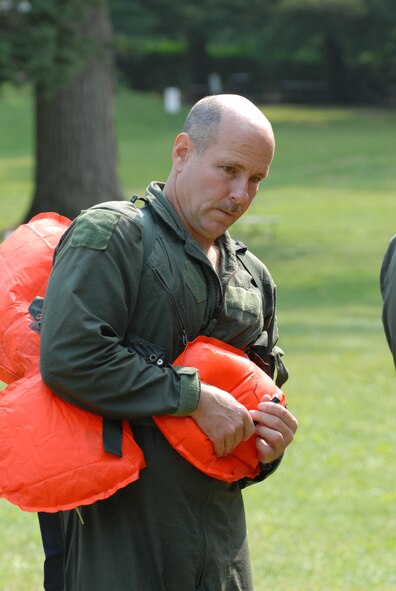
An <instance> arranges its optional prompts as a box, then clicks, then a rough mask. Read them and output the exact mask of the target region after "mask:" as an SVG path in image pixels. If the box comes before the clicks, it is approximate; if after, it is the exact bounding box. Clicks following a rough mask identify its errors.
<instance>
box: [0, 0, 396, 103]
mask: <svg viewBox="0 0 396 591" xmlns="http://www.w3.org/2000/svg"><path fill="white" fill-rule="evenodd" d="M98 3H106V2H105V0H86V2H84V3H81V2H78V1H77V0H68V2H63V1H62V0H34V1H32V2H29V1H26V0H1V2H0V17H1V18H0V82H1V81H2V80H14V81H23V80H25V79H26V77H28V78H30V79H32V80H34V81H39V82H40V83H41V84H45V85H46V86H47V87H53V86H54V85H55V86H56V85H58V84H59V83H60V82H62V81H65V77H67V76H70V75H71V74H72V73H73V72H75V71H76V70H77V69H78V68H79V67H80V66H81V63H82V62H83V61H84V59H85V58H86V57H87V55H89V52H90V51H92V47H90V46H89V44H88V43H87V40H86V39H83V40H82V41H81V40H78V39H76V37H75V35H73V32H74V30H75V23H76V20H77V21H78V14H79V12H81V10H82V8H83V6H84V5H87V4H98ZM107 4H108V7H109V9H110V12H111V15H112V22H113V27H114V48H115V54H116V63H117V66H118V71H119V73H120V76H121V77H122V79H123V80H124V81H126V82H127V83H128V84H129V85H130V87H131V88H134V89H138V90H154V91H157V92H162V91H163V89H164V88H165V87H166V86H170V85H176V86H179V87H180V88H182V90H183V93H184V95H185V96H186V98H192V99H195V98H197V97H198V96H200V95H202V94H206V93H207V90H208V76H209V74H210V73H213V72H216V73H218V74H219V75H220V77H221V80H222V85H223V89H224V90H225V91H226V92H242V91H243V92H245V93H246V92H248V93H249V94H250V95H251V96H254V97H255V98H257V99H258V100H265V101H266V102H268V101H270V100H271V101H272V102H279V101H282V102H299V103H313V104H315V103H318V102H321V103H332V104H347V103H351V104H389V103H391V104H395V102H396V98H395V95H396V91H395V85H396V4H395V3H394V2H393V0H348V2H344V1H343V0H199V1H197V0H167V1H166V2H165V1H164V0H108V1H107Z"/></svg>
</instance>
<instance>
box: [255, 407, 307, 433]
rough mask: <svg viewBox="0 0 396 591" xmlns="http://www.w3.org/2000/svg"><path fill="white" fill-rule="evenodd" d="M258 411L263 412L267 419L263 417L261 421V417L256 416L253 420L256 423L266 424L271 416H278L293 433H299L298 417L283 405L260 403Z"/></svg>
mask: <svg viewBox="0 0 396 591" xmlns="http://www.w3.org/2000/svg"><path fill="white" fill-rule="evenodd" d="M258 410H259V412H262V413H263V414H264V415H266V417H267V418H264V417H261V419H260V418H259V416H258V415H256V418H253V420H254V421H260V422H265V423H266V422H267V421H269V420H270V419H269V417H270V416H276V417H279V418H280V419H281V420H282V421H283V422H284V423H285V424H286V425H287V426H288V427H289V429H291V430H292V431H293V433H295V432H296V431H297V428H298V421H297V419H296V417H295V416H294V415H292V414H291V412H290V411H289V410H287V408H285V407H283V406H282V405H280V404H274V403H273V402H269V403H268V402H260V404H259V405H258Z"/></svg>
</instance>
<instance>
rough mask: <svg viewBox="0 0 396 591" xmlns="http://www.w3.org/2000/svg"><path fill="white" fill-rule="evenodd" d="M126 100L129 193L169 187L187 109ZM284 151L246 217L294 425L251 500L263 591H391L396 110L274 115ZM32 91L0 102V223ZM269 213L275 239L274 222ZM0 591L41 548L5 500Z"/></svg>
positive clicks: (26, 174) (11, 200)
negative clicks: (173, 146) (274, 308)
mask: <svg viewBox="0 0 396 591" xmlns="http://www.w3.org/2000/svg"><path fill="white" fill-rule="evenodd" d="M161 107H162V104H161V100H160V99H159V98H157V97H155V96H151V95H149V96H142V95H138V94H130V93H127V92H124V91H120V92H119V93H118V95H117V100H116V113H117V136H118V142H119V157H120V164H119V167H120V168H119V170H120V176H121V181H122V185H123V187H124V191H125V196H127V195H129V194H131V193H134V192H138V193H140V194H142V192H143V191H144V187H145V186H146V185H147V184H148V182H149V181H150V180H151V179H152V178H156V179H165V177H166V175H167V172H168V169H169V165H170V149H169V148H170V143H171V142H172V139H173V137H174V136H175V134H176V133H177V132H178V131H179V129H180V126H181V124H182V121H183V118H184V115H185V112H186V109H184V110H183V112H182V113H180V114H179V115H177V116H166V115H165V114H163V112H162V108H161ZM266 112H267V114H268V116H269V118H270V120H271V121H272V122H273V125H274V129H275V134H276V138H277V150H276V157H275V161H274V163H273V166H272V170H271V175H270V178H269V179H268V181H267V182H266V183H264V184H263V186H262V189H261V191H260V193H259V195H258V196H257V198H256V200H255V202H254V204H253V205H252V209H251V213H252V215H255V216H261V217H262V218H263V219H262V221H263V223H262V224H261V225H258V224H248V223H247V222H245V221H243V220H241V221H240V222H239V223H238V226H237V227H236V228H235V229H234V231H233V234H234V235H235V236H238V237H239V238H241V239H242V240H244V241H246V242H248V243H249V245H250V246H251V248H252V250H254V251H255V252H256V253H257V254H258V255H259V256H260V257H261V258H262V259H263V260H264V261H265V262H266V263H267V265H268V266H269V268H270V270H271V272H272V274H273V276H274V278H275V280H276V283H277V284H278V300H279V306H278V320H279V326H280V333H281V340H280V344H281V345H282V346H283V348H284V349H285V351H286V357H285V360H286V362H287V365H288V367H289V370H290V373H291V378H290V380H289V382H288V383H287V384H286V386H285V392H286V394H287V397H288V402H289V407H290V408H291V409H292V410H293V412H295V414H296V415H297V416H298V418H299V421H300V429H299V432H298V435H297V437H296V440H295V442H294V444H293V446H292V447H290V449H289V450H288V452H287V454H286V457H285V459H284V462H283V465H282V466H281V467H280V469H279V470H278V472H277V473H276V474H274V475H273V476H272V477H271V478H270V479H269V480H268V482H266V483H264V484H263V485H261V486H255V487H251V488H250V489H248V490H247V491H246V493H245V499H246V506H247V516H248V527H249V536H250V546H251V552H252V558H253V565H254V573H255V580H256V587H257V591H267V590H268V589H277V591H391V590H394V589H395V588H396V572H395V568H394V556H395V550H396V542H395V539H396V538H395V531H396V512H395V506H396V486H395V485H396V477H395V474H394V462H395V451H394V450H395V448H396V435H395V433H396V430H395V427H394V416H395V415H396V397H395V395H394V391H395V383H396V382H395V379H396V375H395V371H394V368H393V363H392V359H391V356H390V353H389V350H388V348H387V345H386V342H385V337H384V335H383V330H382V325H381V300H380V295H379V288H378V274H379V269H380V265H381V260H382V256H383V253H384V251H385V248H386V244H387V242H388V239H389V238H390V237H391V235H392V234H394V233H395V232H396V227H395V209H396V208H395V193H396V178H395V174H394V137H395V133H396V113H395V112H392V111H380V110H372V111H371V110H363V109H323V108H320V109H319V108H311V109H305V108H302V107H298V108H297V107H287V106H279V107H278V106H271V107H269V108H268V109H266ZM31 128H32V105H31V101H30V95H29V92H28V91H23V92H22V93H21V92H14V91H11V90H10V89H8V90H7V91H6V92H5V93H4V94H3V95H2V96H0V129H1V134H0V189H1V191H0V204H1V220H0V226H1V227H8V226H12V225H14V224H16V223H18V220H19V219H20V217H21V216H22V213H23V210H24V208H25V207H26V205H27V203H28V201H29V198H30V196H31V194H32V180H31V179H32V170H33V168H32V132H31ZM270 216H272V217H273V218H274V219H275V225H274V227H273V228H272V229H271V228H270V226H269V225H268V224H267V221H268V220H269V219H270ZM0 521H1V526H2V536H1V541H0V589H2V591H16V590H18V591H25V590H26V591H28V590H29V591H35V590H36V589H37V590H38V589H40V588H41V587H40V585H41V563H42V551H41V546H40V538H39V534H38V527H37V518H36V516H35V515H31V514H24V513H22V512H20V511H19V510H18V509H17V508H15V507H13V506H11V505H9V504H8V503H6V502H5V501H1V502H0Z"/></svg>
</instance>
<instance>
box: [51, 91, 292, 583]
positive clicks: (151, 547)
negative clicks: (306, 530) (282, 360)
mask: <svg viewBox="0 0 396 591" xmlns="http://www.w3.org/2000/svg"><path fill="white" fill-rule="evenodd" d="M273 153H274V137H273V132H272V128H271V125H270V123H269V122H268V120H267V119H266V117H265V116H264V115H263V114H262V113H261V111H260V110H259V109H258V108H257V107H256V106H255V105H253V104H252V103H251V102H250V101H248V100H247V99H245V98H243V97H240V96H235V95H219V96H214V97H207V98H205V99H202V100H201V101H199V102H198V103H197V104H196V105H195V106H194V107H193V108H192V110H191V111H190V113H189V115H188V117H187V119H186V122H185V126H184V130H183V132H182V133H180V134H179V135H178V136H177V137H176V140H175V143H174V147H173V152H172V160H173V166H172V169H171V171H170V174H169V177H168V179H167V181H166V183H165V184H161V183H152V184H151V185H150V186H149V188H148V190H147V195H146V198H147V200H148V205H149V208H150V211H151V214H152V216H153V219H154V222H155V244H154V245H153V247H152V250H151V252H150V253H149V254H147V246H145V244H144V242H145V241H144V236H143V237H142V235H144V230H147V228H144V227H143V225H142V221H141V216H140V215H139V212H138V210H136V209H133V210H132V213H130V212H129V213H128V214H124V213H123V212H121V210H120V208H118V209H117V208H114V209H112V208H111V207H106V206H104V205H99V206H96V207H95V208H92V209H90V210H88V211H87V212H84V213H83V214H82V215H81V216H80V217H79V218H78V219H77V221H76V222H75V223H74V224H73V225H72V227H71V229H70V231H68V232H67V233H66V234H65V236H64V238H63V240H62V241H61V244H60V246H59V247H58V250H57V254H56V257H55V263H54V268H53V271H52V275H51V279H50V282H49V286H48V290H47V295H46V301H45V306H44V314H43V323H42V336H41V339H42V340H41V347H42V349H41V370H42V375H43V379H44V381H45V382H46V383H47V384H48V385H49V386H50V387H51V388H52V390H54V391H55V392H56V393H57V394H59V395H60V396H62V397H64V398H65V399H66V400H69V401H70V402H72V403H74V404H76V405H78V406H81V407H83V408H86V409H88V410H91V411H93V412H95V413H98V414H101V415H103V416H105V417H109V418H114V419H127V420H129V421H130V423H131V426H132V430H133V433H134V437H135V440H136V442H137V443H138V445H139V446H140V448H141V449H142V451H143V453H144V456H145V459H146V463H147V467H146V468H145V469H144V470H143V471H142V472H141V474H140V478H139V479H138V481H137V482H135V483H133V484H132V485H129V486H127V487H125V488H123V489H121V490H120V491H118V492H117V493H116V494H115V495H113V496H112V497H110V498H109V499H107V500H106V501H102V502H98V503H95V504H93V505H91V506H88V507H81V509H80V511H79V513H80V515H77V513H76V512H75V511H72V512H70V513H68V514H66V516H65V530H66V552H67V557H66V560H67V574H66V577H67V587H66V588H67V590H68V591H87V590H88V589H95V591H101V590H102V591H108V589H116V590H117V591H129V590H130V591H132V590H135V589H138V590H139V591H165V590H166V591H197V590H201V591H220V590H223V591H237V590H239V591H251V590H252V589H253V583H252V576H251V570H250V561H249V553H248V544H247V539H246V538H247V534H246V525H245V516H244V509H243V501H242V495H241V489H242V488H243V487H244V486H246V485H247V484H250V483H251V482H252V481H249V480H248V479H244V480H243V481H239V482H234V483H232V484H229V483H226V482H223V481H221V480H217V479H213V478H210V477H208V476H207V475H206V474H204V473H203V472H201V471H198V470H197V469H195V468H194V467H193V466H192V465H191V464H190V463H189V462H187V461H186V460H184V459H183V458H182V457H181V456H180V455H179V454H178V453H177V452H176V451H175V450H174V449H173V448H172V447H171V446H170V445H169V444H168V442H167V441H166V440H165V438H164V437H163V435H162V434H161V432H160V431H159V430H158V429H157V428H156V427H155V426H154V424H153V420H152V418H151V417H152V416H155V415H163V414H173V415H176V416H191V417H193V418H194V419H195V421H196V422H197V424H198V425H199V427H200V428H201V429H202V431H204V433H206V435H207V436H208V437H209V439H210V440H211V441H212V442H213V447H214V451H215V453H216V455H217V456H218V457H222V456H225V455H227V454H229V453H230V452H231V451H232V450H233V449H234V447H235V446H236V445H237V444H238V443H240V442H241V441H242V440H247V439H248V438H249V437H250V436H251V435H252V434H253V433H254V431H256V433H257V434H258V435H259V437H258V439H257V453H258V457H259V459H260V462H261V473H260V475H259V476H258V477H257V478H256V480H257V481H260V480H263V479H264V478H266V477H267V476H268V475H269V474H271V473H272V472H273V471H274V470H275V469H276V467H277V466H278V464H279V462H280V459H281V457H282V455H283V453H284V451H285V448H286V447H287V445H288V444H289V443H290V442H291V441H292V439H293V436H294V433H295V431H296V429H297V421H296V419H295V418H294V417H293V415H292V414H291V413H290V412H289V411H288V410H287V409H285V408H283V407H282V406H281V405H277V404H274V403H273V402H270V401H269V397H265V398H264V401H263V402H262V403H261V404H260V406H259V410H257V411H251V412H250V413H249V412H248V411H247V410H246V409H245V407H243V406H242V405H241V404H239V403H238V402H237V401H236V400H235V399H234V398H233V397H232V396H231V395H230V394H229V393H227V392H224V391H222V390H220V389H218V388H216V387H214V386H212V385H209V384H206V383H201V382H200V379H199V374H198V371H197V370H196V369H193V368H188V367H176V368H174V367H172V366H171V365H170V364H171V363H172V361H173V360H174V359H176V357H177V356H178V355H179V354H180V352H181V351H182V350H183V349H184V347H185V344H186V342H187V341H192V340H193V339H194V338H196V337H197V336H198V335H201V334H203V335H207V336H212V337H215V338H217V339H219V340H222V341H225V342H227V343H229V344H231V345H234V346H235V347H238V348H240V349H243V350H245V351H247V352H251V350H252V345H253V344H254V343H258V342H260V343H264V345H263V346H262V348H261V350H260V351H261V352H263V351H264V354H263V356H264V360H263V361H264V363H266V364H267V365H268V366H269V367H270V366H271V363H272V360H273V347H274V346H275V343H276V341H277V328H276V323H275V287H274V284H273V281H272V279H271V277H270V275H269V273H268V271H267V269H266V268H265V267H264V265H262V264H261V263H260V262H259V261H258V259H256V258H255V257H254V256H253V255H249V258H250V261H251V263H252V265H253V266H254V267H255V269H256V272H257V275H258V276H259V277H260V279H261V285H259V286H257V285H256V284H255V281H254V278H253V277H252V276H251V275H250V274H249V272H248V271H247V270H246V268H245V267H244V265H243V264H242V263H241V261H240V258H238V257H237V253H236V251H237V250H242V251H243V250H244V248H243V247H242V246H239V245H238V244H237V243H235V242H234V241H233V240H232V239H231V238H230V236H229V234H228V233H227V229H228V228H229V226H231V225H232V224H233V223H234V222H235V221H236V220H237V219H238V218H239V217H240V216H241V215H243V213H244V212H245V211H246V210H247V209H248V207H249V205H250V204H251V202H252V201H253V199H254V197H255V195H256V193H257V190H258V187H259V184H260V182H261V181H263V180H264V179H265V178H266V177H267V175H268V173H269V168H270V164H271V161H272V157H273ZM125 206H126V207H128V204H125ZM129 209H131V207H130V206H129ZM146 236H147V235H146ZM147 257H148V258H147ZM258 283H260V281H258ZM265 343H266V346H265ZM80 518H81V520H80Z"/></svg>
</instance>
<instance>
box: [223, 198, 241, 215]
mask: <svg viewBox="0 0 396 591" xmlns="http://www.w3.org/2000/svg"><path fill="white" fill-rule="evenodd" d="M221 209H223V210H224V211H226V212H227V213H232V214H237V215H240V214H241V213H242V212H243V207H242V205H240V204H238V203H233V202H232V201H226V202H225V203H222V205H221Z"/></svg>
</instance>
